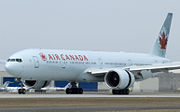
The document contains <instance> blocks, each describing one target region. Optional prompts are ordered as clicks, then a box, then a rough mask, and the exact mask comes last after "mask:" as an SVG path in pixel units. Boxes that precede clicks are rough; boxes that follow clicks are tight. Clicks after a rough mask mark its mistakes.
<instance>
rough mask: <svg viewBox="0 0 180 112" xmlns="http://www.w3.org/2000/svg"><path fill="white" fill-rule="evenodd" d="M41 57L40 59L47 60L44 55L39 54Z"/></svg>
mask: <svg viewBox="0 0 180 112" xmlns="http://www.w3.org/2000/svg"><path fill="white" fill-rule="evenodd" d="M39 55H40V57H41V58H42V60H43V61H46V60H47V58H46V56H45V55H44V54H43V53H39Z"/></svg>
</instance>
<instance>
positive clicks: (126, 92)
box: [112, 89, 129, 95]
mask: <svg viewBox="0 0 180 112" xmlns="http://www.w3.org/2000/svg"><path fill="white" fill-rule="evenodd" d="M112 94H113V95H129V89H122V90H117V89H113V90H112Z"/></svg>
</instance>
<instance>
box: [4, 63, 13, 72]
mask: <svg viewBox="0 0 180 112" xmlns="http://www.w3.org/2000/svg"><path fill="white" fill-rule="evenodd" d="M5 69H6V71H7V72H9V73H13V72H14V67H13V65H12V64H10V63H6V64H5Z"/></svg>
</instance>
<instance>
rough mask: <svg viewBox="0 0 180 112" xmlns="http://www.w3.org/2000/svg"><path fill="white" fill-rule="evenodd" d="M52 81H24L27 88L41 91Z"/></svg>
mask: <svg viewBox="0 0 180 112" xmlns="http://www.w3.org/2000/svg"><path fill="white" fill-rule="evenodd" d="M50 82H51V81H44V80H24V81H23V83H24V85H25V86H27V87H30V88H33V89H35V90H40V89H41V88H44V87H47V86H48V85H49V84H50Z"/></svg>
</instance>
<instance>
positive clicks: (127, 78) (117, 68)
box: [5, 13, 180, 95]
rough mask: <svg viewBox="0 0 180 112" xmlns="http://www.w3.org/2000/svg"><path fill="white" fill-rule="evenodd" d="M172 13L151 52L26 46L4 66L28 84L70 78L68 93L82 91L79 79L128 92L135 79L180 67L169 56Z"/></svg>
mask: <svg viewBox="0 0 180 112" xmlns="http://www.w3.org/2000/svg"><path fill="white" fill-rule="evenodd" d="M172 16H173V14H172V13H168V15H167V17H166V19H165V21H164V23H163V25H162V27H161V29H160V32H159V35H158V36H157V38H156V40H155V42H154V45H153V47H152V51H150V52H149V53H146V54H145V53H127V52H100V51H79V50H60V49H25V50H22V51H19V52H17V53H15V54H13V55H12V56H10V57H9V59H8V60H7V62H6V64H5V69H6V71H7V72H8V73H10V74H11V75H14V76H15V77H17V78H19V80H24V82H26V84H27V85H31V86H32V85H34V84H36V86H39V87H43V86H47V85H48V82H50V81H51V80H61V81H69V82H71V86H72V87H71V88H67V89H66V94H83V89H82V88H79V87H78V86H77V83H78V82H81V81H82V82H105V84H106V85H107V86H108V87H109V88H110V89H111V90H112V94H118V95H128V94H129V93H130V90H129V89H130V88H131V87H133V85H134V82H135V81H142V80H145V79H147V78H150V77H153V76H155V75H157V73H159V72H168V71H169V70H176V69H180V63H179V62H172V61H170V60H169V59H168V58H166V57H165V56H166V48H167V42H168V37H169V33H170V27H171V21H172Z"/></svg>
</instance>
